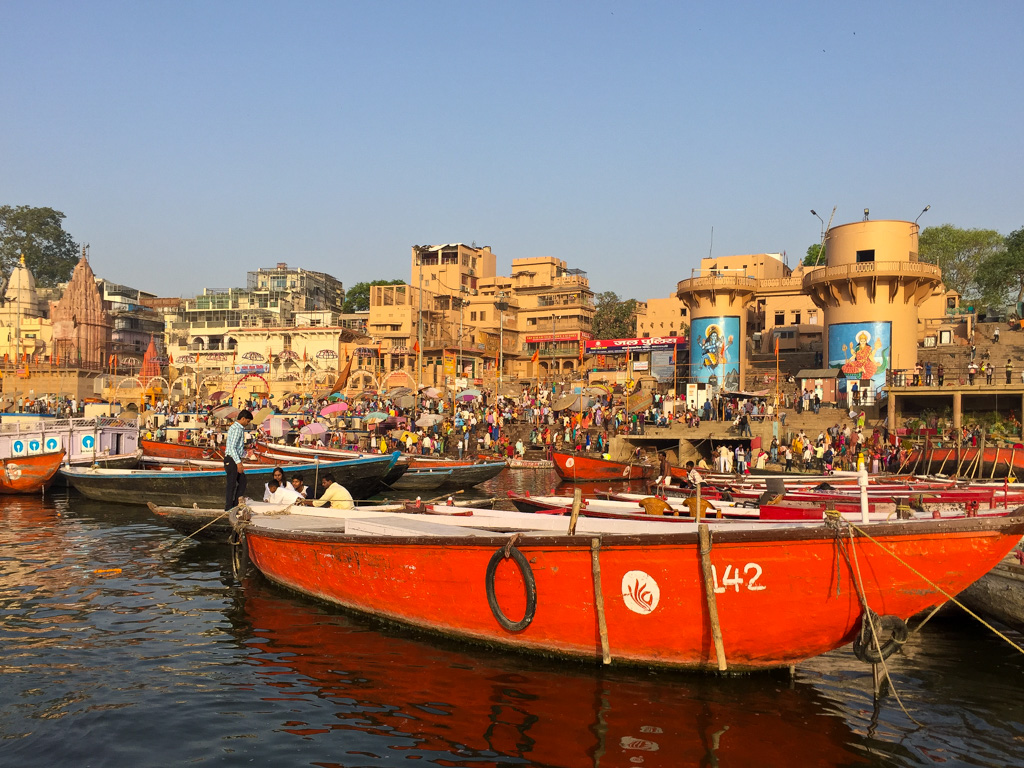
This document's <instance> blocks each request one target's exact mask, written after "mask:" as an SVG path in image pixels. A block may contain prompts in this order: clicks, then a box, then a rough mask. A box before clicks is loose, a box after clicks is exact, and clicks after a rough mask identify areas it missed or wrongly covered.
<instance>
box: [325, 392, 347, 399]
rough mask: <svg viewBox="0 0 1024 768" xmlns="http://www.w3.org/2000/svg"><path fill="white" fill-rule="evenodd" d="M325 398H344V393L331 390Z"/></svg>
mask: <svg viewBox="0 0 1024 768" xmlns="http://www.w3.org/2000/svg"><path fill="white" fill-rule="evenodd" d="M327 399H328V400H344V399H345V395H343V394H342V393H341V392H331V394H329V395H328V396H327Z"/></svg>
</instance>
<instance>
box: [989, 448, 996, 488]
mask: <svg viewBox="0 0 1024 768" xmlns="http://www.w3.org/2000/svg"><path fill="white" fill-rule="evenodd" d="M997 466H999V446H998V445H997V446H996V458H995V460H994V461H993V462H992V472H991V473H990V474H989V476H988V479H989V480H994V479H995V476H996V467H997Z"/></svg>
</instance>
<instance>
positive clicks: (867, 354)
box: [842, 330, 882, 379]
mask: <svg viewBox="0 0 1024 768" xmlns="http://www.w3.org/2000/svg"><path fill="white" fill-rule="evenodd" d="M881 351H882V340H881V339H880V338H878V337H877V336H876V337H875V345H874V347H872V346H871V334H870V333H868V332H867V331H863V330H862V331H860V332H858V333H857V336H856V343H854V344H849V345H847V344H843V357H845V358H846V362H844V363H843V365H842V371H843V373H845V374H847V378H852V377H851V376H850V374H860V378H861V379H870V378H871V377H872V376H874V375H875V372H876V371H877V370H878V369H879V367H880V366H881V365H882V361H881V360H880V359H878V355H879V353H880V352H881ZM847 355H849V356H848V357H847Z"/></svg>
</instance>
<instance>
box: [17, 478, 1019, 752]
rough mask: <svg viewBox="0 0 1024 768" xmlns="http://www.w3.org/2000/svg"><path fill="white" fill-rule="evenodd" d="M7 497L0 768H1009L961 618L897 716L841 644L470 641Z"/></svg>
mask: <svg viewBox="0 0 1024 768" xmlns="http://www.w3.org/2000/svg"><path fill="white" fill-rule="evenodd" d="M556 482H557V478H554V477H553V476H551V475H548V474H547V473H530V472H517V473H510V472H506V473H504V475H503V477H502V478H499V479H497V480H495V481H492V483H490V484H489V485H488V486H486V487H485V488H484V489H483V493H485V494H492V493H493V494H498V493H501V492H504V491H505V490H507V489H508V488H510V487H517V489H530V490H532V491H534V492H546V491H548V490H550V489H551V487H552V486H554V485H555V484H556ZM0 505H2V506H0V521H2V525H0V766H5V767H6V766H18V767H21V766H25V767H28V766H48V767H49V768H61V767H63V766H69V767H71V766H74V768H85V767H86V766H129V765H130V766H177V765H217V766H234V765H270V766H321V767H334V766H344V767H345V768H351V767H352V766H384V765H387V766H393V765H424V764H426V765H433V766H490V765H529V766H623V767H625V766H687V765H704V766H836V765H875V766H892V765H896V766H909V765H935V764H943V765H953V766H955V765H971V766H1000V767H1001V766H1008V765H1024V701H1022V696H1021V692H1022V691H1024V657H1022V656H1020V655H1019V654H1018V653H1017V652H1016V651H1014V650H1013V649H1012V648H1010V647H1009V646H1008V645H1006V644H1004V643H1003V642H1002V641H1001V640H999V639H998V638H996V637H995V636H993V635H992V634H991V633H990V632H989V631H988V630H986V629H985V628H983V627H981V626H980V625H978V624H976V623H974V622H973V620H969V619H961V618H959V617H957V616H955V615H954V616H952V617H948V618H937V619H935V620H933V621H932V622H930V623H929V624H928V626H927V627H926V628H925V629H924V631H923V632H922V633H920V634H915V635H913V636H912V638H911V640H910V641H909V642H908V643H907V645H906V646H905V648H904V651H903V653H902V654H899V655H897V656H895V657H893V659H892V660H891V663H890V668H891V672H892V675H893V680H894V683H895V686H896V691H897V692H898V694H899V696H900V699H901V701H902V704H903V706H904V707H905V708H906V712H904V710H903V709H901V707H900V705H899V704H898V703H897V701H896V699H895V698H894V697H893V696H892V695H889V696H887V697H886V698H885V699H884V700H883V701H881V702H880V703H879V704H878V705H876V704H875V702H874V700H873V696H872V682H871V672H870V667H867V666H866V665H863V664H861V663H860V662H858V661H857V660H856V659H855V658H854V657H853V654H852V653H851V652H850V650H849V648H845V649H840V650H838V651H835V652H833V653H830V654H828V655H826V656H823V657H820V658H818V659H814V660H812V661H810V662H807V663H805V664H802V665H800V666H799V667H797V669H796V672H795V675H794V676H792V677H791V676H790V675H789V674H788V672H777V673H769V674H757V675H746V676H740V677H735V678H718V677H714V676H710V675H697V674H667V673H664V672H657V673H654V672H646V671H627V670H619V669H614V668H612V669H606V670H602V669H597V668H594V667H590V666H585V665H579V664H573V663H568V662H552V661H545V660H536V659H532V658H526V657H520V656H516V655H512V654H505V653H500V652H496V651H487V650H482V649H472V648H471V649H467V648H464V647H461V646H459V645H456V644H453V643H449V642H446V641H443V640H437V639H426V638H423V637H420V636H417V635H416V634H414V633H412V632H410V631H406V630H401V629H395V628H391V627H384V626H379V625H375V624H372V623H370V622H368V621H367V620H365V619H362V618H359V617H354V616H350V615H345V614H342V613H340V612H338V611H337V610H334V609H332V608H330V607H327V606H325V605H322V604H319V603H316V602H313V601H311V600H308V599H305V598H302V597H298V596H296V595H294V594H291V593H288V592H287V591H285V590H282V589H280V588H278V587H275V586H273V585H271V584H269V583H267V582H266V581H265V580H263V579H262V578H261V577H260V576H258V575H250V576H248V577H246V578H245V580H244V581H243V583H241V584H238V583H236V582H235V580H234V578H233V576H232V572H231V566H230V562H229V560H230V558H229V555H228V551H227V549H226V548H225V547H218V546H212V545H200V544H196V543H193V542H188V541H186V540H184V539H182V537H181V536H180V535H179V534H178V533H176V532H175V531H173V530H171V529H170V528H166V527H164V526H162V525H161V524H159V523H157V522H155V520H153V519H152V517H151V516H150V514H149V512H148V510H147V509H146V508H145V507H141V506H117V505H104V504H99V503H95V502H90V501H87V500H84V499H82V498H80V497H78V496H75V495H74V494H68V493H67V492H56V493H54V494H50V495H48V496H47V497H46V498H39V497H35V496H33V497H5V498H3V499H2V500H0ZM1014 637H1015V639H1017V640H1018V642H1019V641H1020V640H1021V638H1020V637H1019V636H1014Z"/></svg>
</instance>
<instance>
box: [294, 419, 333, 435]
mask: <svg viewBox="0 0 1024 768" xmlns="http://www.w3.org/2000/svg"><path fill="white" fill-rule="evenodd" d="M326 431H327V427H325V426H324V425H323V424H317V423H315V422H314V423H312V424H307V425H306V426H304V427H303V428H302V429H300V430H299V434H302V435H322V434H323V433H324V432H326Z"/></svg>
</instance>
